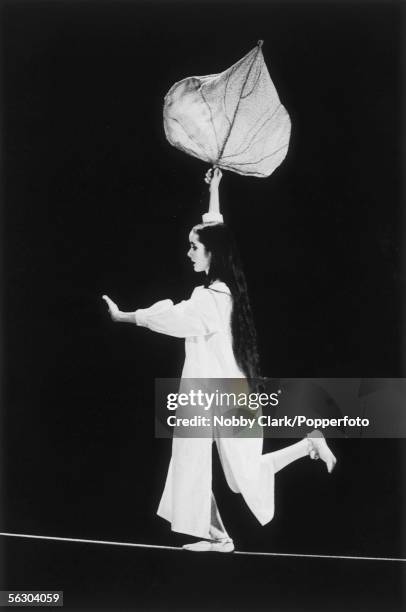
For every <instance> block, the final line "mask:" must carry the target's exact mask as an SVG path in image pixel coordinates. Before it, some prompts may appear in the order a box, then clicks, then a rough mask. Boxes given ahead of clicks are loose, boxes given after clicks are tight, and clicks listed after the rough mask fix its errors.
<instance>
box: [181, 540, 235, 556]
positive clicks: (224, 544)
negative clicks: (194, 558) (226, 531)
mask: <svg viewBox="0 0 406 612" xmlns="http://www.w3.org/2000/svg"><path fill="white" fill-rule="evenodd" d="M182 548H184V549H185V550H190V551H192V552H220V553H231V552H233V551H234V542H233V541H232V540H231V539H224V540H211V541H209V540H201V541H200V542H195V543H194V544H185V545H184V546H182Z"/></svg>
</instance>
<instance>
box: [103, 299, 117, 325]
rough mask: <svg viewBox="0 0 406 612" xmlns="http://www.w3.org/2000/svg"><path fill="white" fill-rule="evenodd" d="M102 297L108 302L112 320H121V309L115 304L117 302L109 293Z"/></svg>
mask: <svg viewBox="0 0 406 612" xmlns="http://www.w3.org/2000/svg"><path fill="white" fill-rule="evenodd" d="M102 299H103V300H104V301H105V302H106V304H107V306H108V309H109V313H110V317H111V319H112V321H119V320H120V309H119V307H118V306H117V304H115V302H113V300H111V299H110V298H109V297H108V295H103V296H102Z"/></svg>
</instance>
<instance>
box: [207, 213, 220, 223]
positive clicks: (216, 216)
mask: <svg viewBox="0 0 406 612" xmlns="http://www.w3.org/2000/svg"><path fill="white" fill-rule="evenodd" d="M202 221H203V223H223V215H222V214H221V213H219V212H207V213H204V215H202Z"/></svg>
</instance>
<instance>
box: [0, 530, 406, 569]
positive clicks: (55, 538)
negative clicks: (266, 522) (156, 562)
mask: <svg viewBox="0 0 406 612" xmlns="http://www.w3.org/2000/svg"><path fill="white" fill-rule="evenodd" d="M0 536H6V537H12V538H30V539H34V540H53V541H59V542H79V543H82V544H104V545H107V546H128V547H132V548H152V549H160V550H178V551H179V550H181V551H183V552H184V549H183V548H182V547H179V546H159V545H157V544H138V543H136V542H115V541H111V540H85V539H82V538H62V537H58V536H44V535H33V534H28V533H8V532H0ZM233 554H234V555H257V556H261V557H294V558H299V559H300V558H304V559H341V560H350V561H395V562H400V563H406V559H401V558H398V557H360V556H353V555H317V554H304V553H278V552H249V551H245V550H236V551H234V553H233Z"/></svg>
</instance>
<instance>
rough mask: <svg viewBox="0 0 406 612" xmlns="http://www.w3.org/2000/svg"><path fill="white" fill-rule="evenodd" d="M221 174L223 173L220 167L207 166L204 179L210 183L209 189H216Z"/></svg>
mask: <svg viewBox="0 0 406 612" xmlns="http://www.w3.org/2000/svg"><path fill="white" fill-rule="evenodd" d="M222 176H223V173H222V171H221V170H220V168H209V170H207V172H206V176H205V177H204V181H205V183H207V184H208V185H210V189H213V188H215V189H216V188H217V189H218V186H219V184H220V181H221V177H222Z"/></svg>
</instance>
